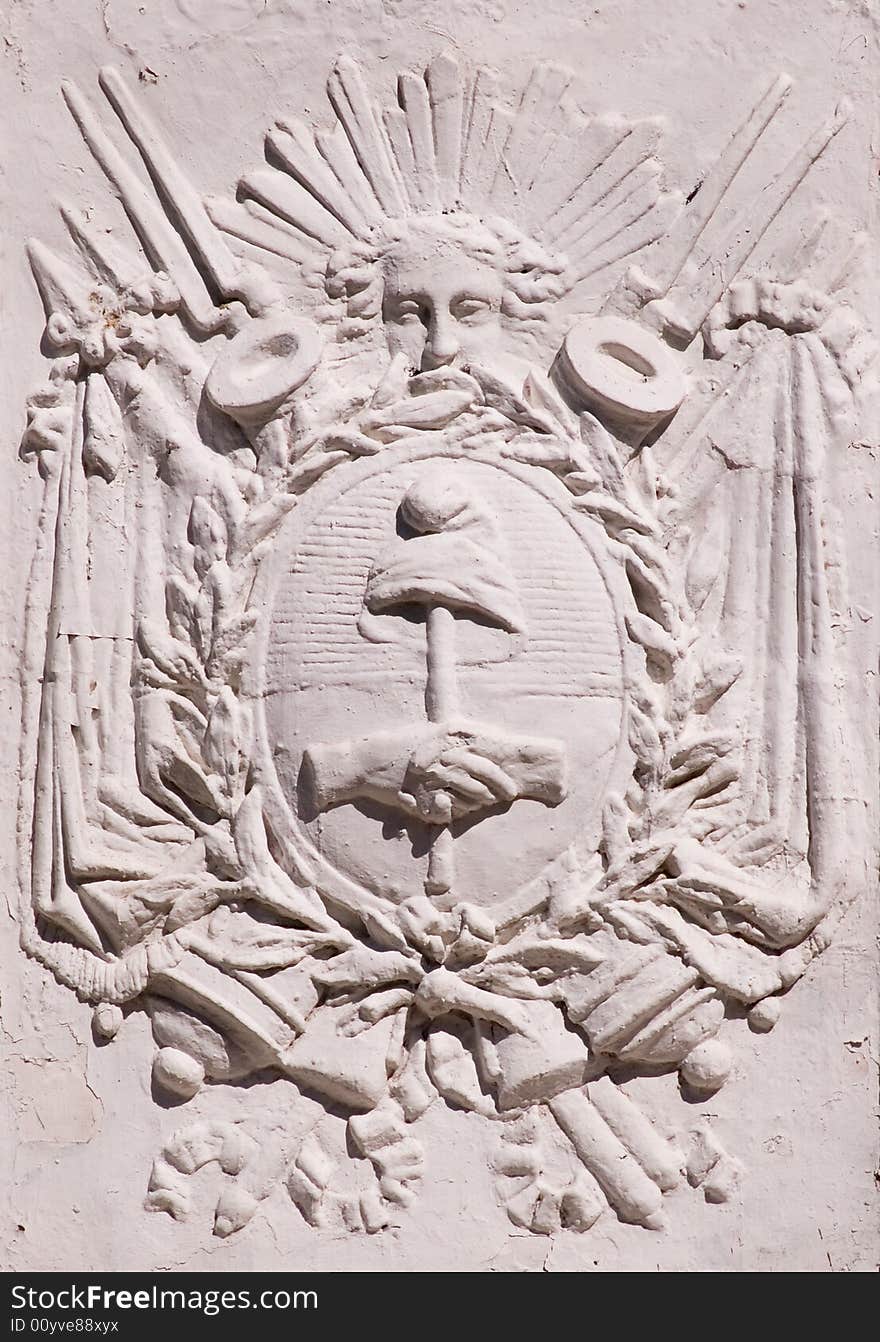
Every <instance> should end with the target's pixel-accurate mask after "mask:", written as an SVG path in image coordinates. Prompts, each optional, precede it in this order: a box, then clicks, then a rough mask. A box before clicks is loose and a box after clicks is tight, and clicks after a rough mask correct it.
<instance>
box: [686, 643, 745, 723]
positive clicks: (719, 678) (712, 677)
mask: <svg viewBox="0 0 880 1342" xmlns="http://www.w3.org/2000/svg"><path fill="white" fill-rule="evenodd" d="M742 669H743V664H742V661H741V660H740V659H739V658H738V657H719V658H718V659H717V660H716V661H714V662H710V663H709V664H708V665H707V666H705V667H704V668H703V671H702V674H701V675H700V677H699V679H698V681H697V685H696V688H695V690H694V708H695V709H696V711H697V712H698V713H707V712H708V711H709V709H710V708H711V707H712V705H713V704H716V703H717V702H718V700H719V699H720V698H721V697H722V695H725V694H726V693H727V691H728V690H729V689H730V687H731V686H732V685H733V684H734V682H735V681H736V680H737V679H738V678H739V676H740V675H741V674H742Z"/></svg>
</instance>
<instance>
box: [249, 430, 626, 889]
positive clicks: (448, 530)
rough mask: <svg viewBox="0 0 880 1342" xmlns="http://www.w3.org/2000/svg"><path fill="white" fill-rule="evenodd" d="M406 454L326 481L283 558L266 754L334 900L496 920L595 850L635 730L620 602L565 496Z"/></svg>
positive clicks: (493, 465)
mask: <svg viewBox="0 0 880 1342" xmlns="http://www.w3.org/2000/svg"><path fill="white" fill-rule="evenodd" d="M389 456H391V454H387V455H386V456H385V458H384V459H383V462H382V465H381V467H371V468H370V469H369V470H368V472H366V473H365V472H363V471H359V472H358V473H357V478H355V479H353V478H352V476H351V475H350V476H349V478H348V481H346V479H345V476H344V474H343V473H340V475H339V476H338V477H336V478H334V479H333V481H332V482H329V481H328V484H332V486H333V492H332V494H330V496H329V497H328V493H327V492H323V497H322V498H321V499H320V501H319V502H318V501H316V502H313V503H312V504H311V506H308V505H307V508H305V509H303V512H302V514H301V515H300V516H299V517H297V518H295V519H293V520H292V523H291V527H290V529H289V531H288V532H287V534H286V536H285V537H284V538H283V539H282V542H281V544H280V545H279V558H278V562H277V564H276V574H275V583H274V596H273V605H272V610H271V615H270V619H269V622H268V634H267V648H266V659H265V666H266V671H265V683H264V686H263V696H264V710H265V711H264V730H265V745H266V746H267V748H268V751H269V753H270V754H271V757H272V759H273V762H274V770H275V774H276V776H277V781H278V787H279V789H280V792H281V794H282V795H283V798H284V801H285V803H286V807H285V810H286V811H287V813H288V816H289V822H290V825H291V826H292V829H293V831H294V832H295V833H296V834H297V835H298V836H299V840H300V842H301V843H305V845H306V847H307V849H308V850H309V851H310V853H311V856H312V858H313V860H314V859H315V858H318V860H319V863H320V865H321V866H322V867H323V869H324V880H325V881H327V882H329V884H330V886H331V887H332V885H333V884H334V883H338V878H339V877H341V878H343V879H344V880H346V882H354V883H355V884H356V885H358V886H362V887H366V889H367V890H370V891H373V892H375V894H378V895H380V896H383V897H385V898H390V899H391V900H393V901H394V902H395V903H400V902H402V901H405V900H407V899H410V898H412V897H413V896H417V895H419V894H421V893H422V892H424V893H426V894H428V895H430V896H431V897H432V899H433V900H434V901H435V902H436V904H437V906H438V907H440V908H450V907H453V906H454V905H455V904H457V903H460V902H467V903H473V904H486V905H489V906H491V907H492V910H493V913H494V914H495V915H496V916H497V915H498V913H499V912H500V910H499V908H498V906H499V904H504V905H505V906H507V905H508V904H509V902H510V901H513V903H514V904H518V903H520V902H521V898H520V897H521V895H522V892H523V891H524V890H528V888H529V887H530V886H532V885H533V884H534V883H535V882H536V881H539V880H540V878H541V876H542V873H543V872H544V871H545V869H546V868H547V867H548V864H550V863H552V862H553V860H554V859H555V858H557V857H558V856H559V855H560V854H561V853H563V852H564V851H565V850H566V849H568V848H569V847H570V845H572V844H573V843H574V842H576V841H578V842H584V841H586V842H588V843H589V842H592V843H594V844H595V841H596V836H597V828H598V819H599V811H600V808H601V800H602V796H603V793H604V792H605V790H606V787H607V784H608V776H609V773H610V771H611V769H612V766H613V762H614V757H615V752H616V749H617V745H618V738H619V733H620V705H621V701H622V694H623V678H622V661H621V657H622V654H621V641H620V638H619V635H618V627H617V619H616V616H615V611H614V606H613V603H612V599H611V595H610V593H609V590H608V587H607V586H606V582H605V579H604V578H603V576H602V573H601V571H600V568H599V565H598V563H597V561H596V558H595V557H594V555H593V553H592V552H591V549H590V548H589V545H588V543H587V540H586V538H585V536H584V534H583V531H582V528H583V524H582V523H580V524H579V523H577V522H576V521H575V520H573V519H571V518H570V517H568V516H567V515H566V513H567V511H568V508H567V498H566V497H565V496H563V497H560V498H557V497H556V495H555V492H554V491H553V490H552V483H553V482H552V481H551V482H550V484H551V493H550V494H549V495H548V493H547V492H546V486H545V485H544V484H543V480H542V481H541V483H540V484H538V483H536V482H534V481H533V480H532V479H530V478H529V477H528V475H526V478H522V477H518V475H517V474H515V473H513V472H512V471H511V470H510V469H507V468H506V466H505V465H504V464H499V463H498V462H497V461H495V462H490V461H489V460H487V459H485V458H484V459H482V460H481V459H474V458H471V457H468V458H458V459H453V458H449V457H445V456H444V457H433V458H427V459H422V460H412V459H411V457H410V458H409V459H407V458H406V457H405V456H404V457H403V458H401V456H400V454H398V459H397V461H396V462H393V464H390V465H389ZM534 474H535V473H534V472H532V475H534ZM542 474H543V473H542ZM315 494H316V500H317V495H318V491H315ZM579 525H580V527H581V530H580V531H579V530H578V529H576V528H577V527H578V526H579ZM284 540H286V541H287V544H286V545H285V544H284ZM609 700H611V701H612V702H613V703H616V705H617V707H616V709H615V711H611V712H610V711H609ZM537 723H539V724H540V727H539V728H536V724H537ZM328 893H331V894H332V889H330V890H328Z"/></svg>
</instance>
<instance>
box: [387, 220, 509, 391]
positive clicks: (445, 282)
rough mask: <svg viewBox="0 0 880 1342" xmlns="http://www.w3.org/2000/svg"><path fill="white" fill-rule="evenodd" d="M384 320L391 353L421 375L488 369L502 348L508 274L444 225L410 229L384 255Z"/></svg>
mask: <svg viewBox="0 0 880 1342" xmlns="http://www.w3.org/2000/svg"><path fill="white" fill-rule="evenodd" d="M380 264H381V271H382V280H383V297H382V318H383V322H384V325H385V331H386V336H387V340H388V347H389V350H390V352H391V353H392V354H397V353H399V352H402V353H404V354H405V355H406V358H407V362H408V363H409V365H410V366H411V367H413V368H415V369H417V370H418V371H420V372H425V371H427V370H429V369H432V368H441V367H444V366H462V365H466V364H468V363H471V362H474V363H478V364H481V363H485V362H486V360H487V359H488V357H489V355H490V352H491V350H492V349H493V348H494V347H495V346H496V345H497V341H498V337H499V333H500V322H501V304H502V299H503V295H504V276H503V274H502V271H501V266H500V261H493V260H492V259H491V256H489V255H486V256H485V259H484V258H483V257H482V256H476V255H474V254H473V252H472V251H471V250H469V249H468V248H467V246H465V245H463V243H462V242H461V241H459V240H458V239H453V238H451V237H450V236H449V234H448V231H447V230H445V229H444V228H443V222H442V221H438V222H436V223H435V222H432V221H427V220H426V221H424V222H419V223H417V224H413V225H411V226H410V227H409V228H408V229H407V231H406V234H405V236H404V237H403V238H402V239H401V240H400V241H399V242H397V243H396V244H394V245H393V246H392V247H391V248H390V249H389V250H388V251H387V252H386V253H385V255H384V256H383V257H382V260H381V263H380Z"/></svg>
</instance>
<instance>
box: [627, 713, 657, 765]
mask: <svg viewBox="0 0 880 1342" xmlns="http://www.w3.org/2000/svg"><path fill="white" fill-rule="evenodd" d="M628 732H629V743H630V746H631V747H632V749H633V751H634V753H635V755H636V758H637V759H639V760H640V761H641V762H642V763H643V764H646V765H649V766H653V767H658V766H659V765H660V764H661V762H662V760H663V745H662V742H661V740H660V733H659V732H658V731H657V728H656V727H655V726H654V724H653V722H652V721H651V719H650V718H649V717H648V715H647V713H643V712H642V710H641V709H640V708H637V707H636V705H635V704H630V709H629V726H628Z"/></svg>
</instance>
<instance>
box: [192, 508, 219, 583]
mask: <svg viewBox="0 0 880 1342" xmlns="http://www.w3.org/2000/svg"><path fill="white" fill-rule="evenodd" d="M187 536H188V538H189V542H190V545H191V546H192V547H193V551H194V554H193V562H194V564H195V569H196V572H197V573H198V575H199V577H200V578H204V576H205V574H206V573H207V572H208V569H209V568H210V567H211V565H212V564H214V563H216V561H217V560H218V559H225V558H226V547H227V542H228V537H227V532H226V523H225V522H224V521H223V518H222V517H221V516H220V514H219V513H218V512H217V511H216V509H214V508H212V507H211V505H210V503H209V502H208V500H207V499H206V498H203V497H202V496H201V495H198V496H197V497H196V498H194V499H193V503H192V508H191V509H190V514H189V526H188V528H187Z"/></svg>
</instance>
